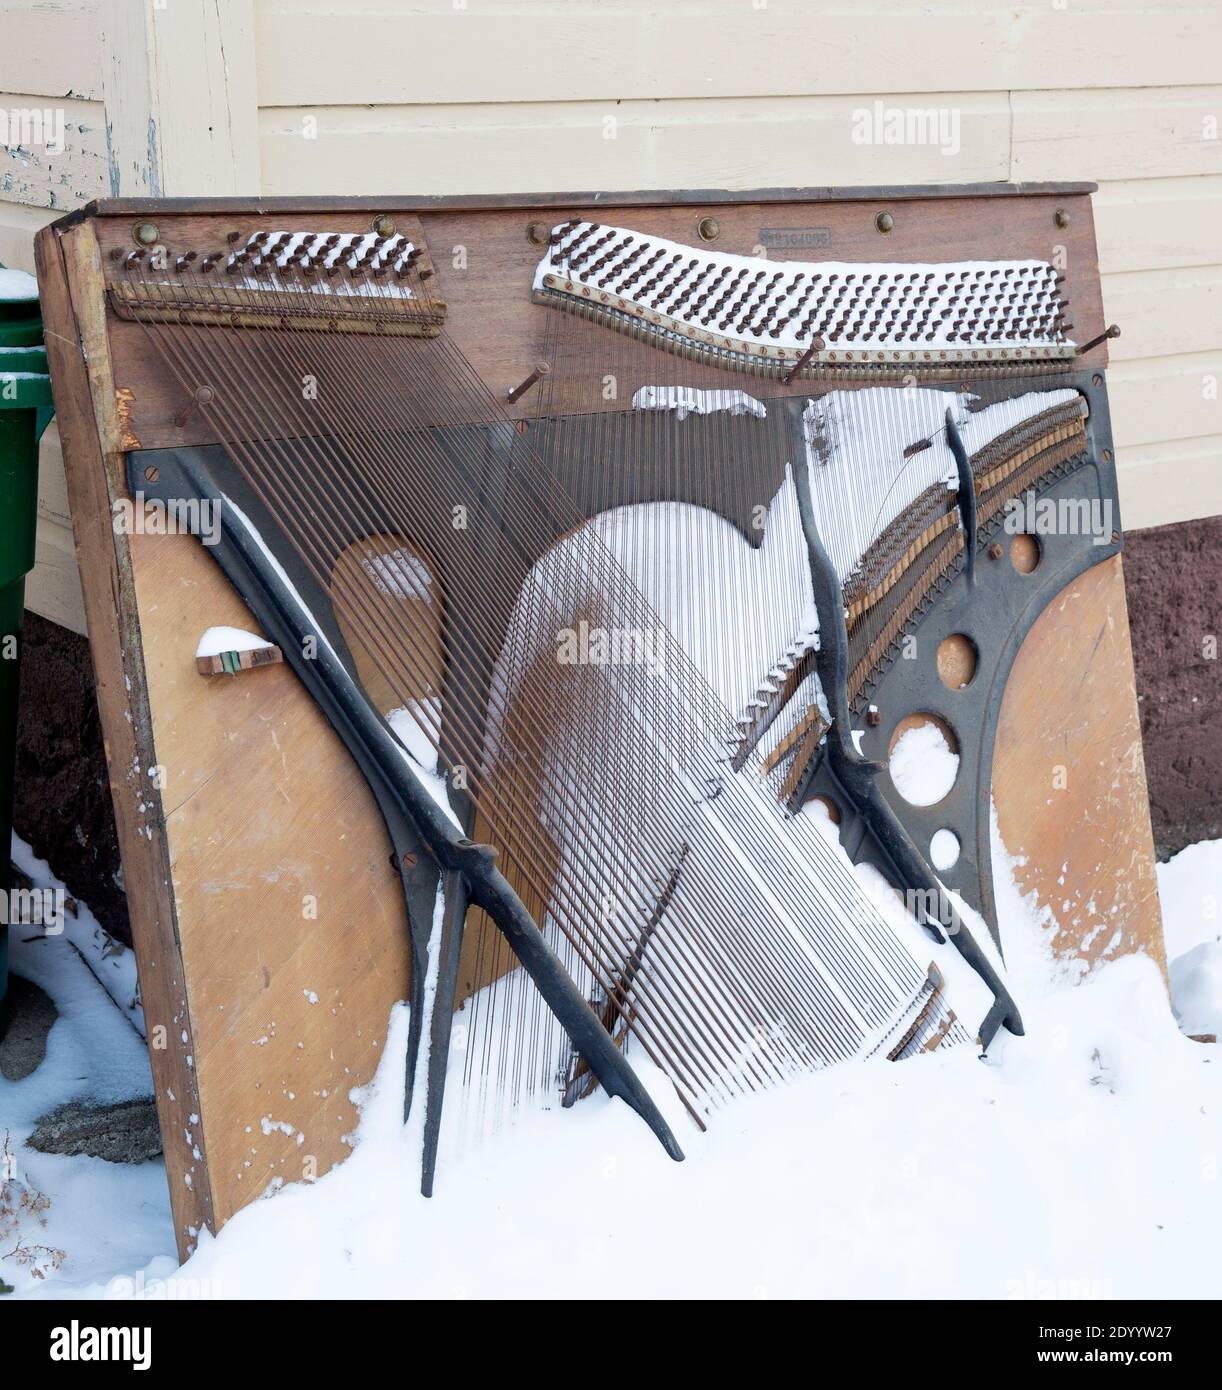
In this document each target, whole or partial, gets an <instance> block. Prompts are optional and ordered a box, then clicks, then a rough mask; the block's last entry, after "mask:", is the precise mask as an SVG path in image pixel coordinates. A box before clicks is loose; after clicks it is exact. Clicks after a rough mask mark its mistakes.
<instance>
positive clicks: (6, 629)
mask: <svg viewBox="0 0 1222 1390" xmlns="http://www.w3.org/2000/svg"><path fill="white" fill-rule="evenodd" d="M51 413H52V404H51V379H50V377H49V376H48V375H47V353H46V349H45V348H44V347H43V339H42V317H41V315H40V313H39V309H38V286H37V283H36V282H35V280H34V277H33V276H32V275H27V274H25V273H24V272H23V271H18V270H6V269H4V267H3V266H0V889H2V890H3V893H4V901H3V903H0V1032H3V1029H4V1023H5V1017H6V1010H5V1002H6V999H7V995H8V918H9V912H8V908H9V904H10V902H11V901H12V899H11V897H10V890H11V889H12V886H13V885H12V882H11V879H10V873H9V841H10V837H11V835H12V826H13V769H14V762H15V758H16V751H17V681H18V672H19V670H20V660H21V614H22V610H23V608H24V607H25V577H26V575H27V574H28V573H29V572H30V570H31V569H33V567H34V527H35V520H36V517H37V512H38V441H39V439H41V438H42V432H43V430H45V429H46V427H47V424H48V423H49V422H50V419H51Z"/></svg>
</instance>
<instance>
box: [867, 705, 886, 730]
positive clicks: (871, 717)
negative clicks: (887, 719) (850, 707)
mask: <svg viewBox="0 0 1222 1390" xmlns="http://www.w3.org/2000/svg"><path fill="white" fill-rule="evenodd" d="M882 722H883V716H882V714H881V712H880V711H878V710H876V709H875V708H874V707H873V706H871V707H870V708H869V709H868V710H867V711H866V723H867V724H868V725H869V726H870V728H871V729H877V728H878V726H879V725H880V724H881V723H882Z"/></svg>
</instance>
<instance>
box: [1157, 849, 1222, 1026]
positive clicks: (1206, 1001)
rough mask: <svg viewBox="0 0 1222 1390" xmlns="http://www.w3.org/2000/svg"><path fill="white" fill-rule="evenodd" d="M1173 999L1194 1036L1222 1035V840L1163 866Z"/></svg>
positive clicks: (1161, 879)
mask: <svg viewBox="0 0 1222 1390" xmlns="http://www.w3.org/2000/svg"><path fill="white" fill-rule="evenodd" d="M1158 892H1159V899H1160V901H1161V904H1162V909H1163V929H1164V932H1165V934H1166V940H1167V962H1168V973H1169V974H1170V976H1171V998H1172V1003H1173V1005H1174V1008H1175V1015H1176V1018H1177V1019H1178V1020H1179V1025H1180V1027H1181V1028H1182V1029H1183V1030H1184V1032H1185V1033H1189V1034H1204V1035H1208V1034H1211V1033H1212V1034H1213V1035H1214V1036H1215V1037H1218V1036H1222V919H1220V917H1219V904H1220V900H1222V840H1205V841H1202V842H1201V843H1200V844H1197V845H1189V846H1188V848H1187V849H1184V850H1181V851H1180V852H1179V854H1177V855H1176V856H1175V858H1174V859H1172V860H1171V861H1170V862H1169V863H1167V864H1160V865H1159V866H1158Z"/></svg>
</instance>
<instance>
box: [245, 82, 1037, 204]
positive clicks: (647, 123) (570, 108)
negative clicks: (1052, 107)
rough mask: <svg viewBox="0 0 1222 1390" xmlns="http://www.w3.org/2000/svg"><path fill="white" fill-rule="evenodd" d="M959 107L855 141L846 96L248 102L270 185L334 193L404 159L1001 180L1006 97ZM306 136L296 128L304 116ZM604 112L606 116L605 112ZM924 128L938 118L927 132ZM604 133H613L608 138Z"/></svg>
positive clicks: (560, 172) (896, 181) (491, 177)
mask: <svg viewBox="0 0 1222 1390" xmlns="http://www.w3.org/2000/svg"><path fill="white" fill-rule="evenodd" d="M945 100H946V101H948V102H949V101H956V102H957V103H958V107H957V109H958V110H960V111H961V118H960V120H959V122H958V125H957V126H955V127H954V128H953V129H952V128H951V127H947V129H946V131H945V132H944V134H945V135H946V137H947V139H946V141H945V142H942V141H941V140H940V138H939V143H926V144H888V143H865V144H863V143H858V142H857V141H856V140H855V139H854V133H855V132H854V121H853V113H854V110H855V109H856V105H857V103H856V102H855V100H854V99H852V98H848V97H844V98H842V97H797V98H792V99H781V100H772V99H769V100H760V101H754V102H720V101H709V102H699V101H679V102H666V103H663V104H661V105H659V104H658V103H656V102H625V103H623V104H622V105H619V106H617V107H616V108H615V110H614V113H613V115H611V116H608V115H607V113H605V112H604V111H603V109H602V108H601V107H599V106H598V105H596V104H594V103H588V102H578V103H567V104H563V105H559V106H556V105H546V104H543V105H540V104H536V103H533V102H532V103H527V104H518V105H504V106H458V107H453V106H452V107H440V108H430V109H429V110H423V109H422V108H420V107H416V106H396V107H381V108H376V109H374V110H356V109H353V108H350V107H339V108H325V109H322V110H318V111H310V112H307V111H286V110H283V109H277V110H271V111H269V110H266V109H264V110H263V111H261V113H260V153H261V162H262V166H263V187H264V191H265V192H266V193H268V194H272V195H275V194H286V195H287V194H290V193H293V192H308V193H323V192H324V191H331V192H334V193H340V194H356V193H360V192H367V191H368V190H369V189H376V188H378V187H380V186H384V185H385V184H386V181H387V176H388V174H391V173H393V172H396V171H401V170H404V169H410V170H411V173H412V178H413V180H414V181H415V182H416V184H417V185H418V186H422V187H425V188H428V189H429V190H431V191H433V192H436V193H456V194H463V193H473V192H498V193H499V192H504V193H511V192H516V191H517V190H518V189H520V188H521V187H523V185H524V184H526V183H528V182H529V180H530V179H531V178H532V176H534V171H536V170H539V169H546V170H547V172H548V174H549V176H550V177H551V178H552V179H553V180H554V186H561V187H563V186H565V185H566V184H576V183H580V182H581V181H582V180H589V181H592V182H593V183H595V184H596V185H597V186H598V187H599V188H601V189H605V190H607V191H615V190H633V189H638V188H647V187H648V188H657V187H668V186H673V187H679V186H684V187H687V188H692V187H696V188H701V187H714V186H719V187H722V188H731V189H733V188H742V189H749V188H751V187H752V186H753V185H756V184H759V183H760V182H770V181H776V182H780V181H782V180H784V178H785V177H786V176H787V175H792V173H793V172H794V171H795V170H805V169H809V170H810V171H811V172H812V173H814V172H817V173H818V174H819V176H820V177H821V178H823V179H826V180H828V181H830V182H832V183H836V184H844V185H848V184H851V183H859V184H866V185H880V186H887V185H902V184H904V183H906V182H908V183H911V182H913V181H919V182H921V183H926V184H928V183H942V182H945V183H950V182H954V183H958V184H962V183H987V182H991V181H997V182H1001V181H1002V180H1004V179H1005V178H1006V176H1007V174H1008V172H1009V160H1010V114H1009V110H1008V107H1007V103H1006V101H1005V99H1004V97H998V96H996V95H993V94H986V95H982V94H979V93H973V94H970V95H967V96H960V97H957V98H955V97H950V96H947V97H946V98H945ZM307 120H308V121H309V122H310V123H311V124H310V125H309V127H308V129H309V130H310V131H311V133H312V134H313V135H314V138H311V139H307V138H306V137H305V135H304V134H303V130H304V129H306V128H307V127H306V124H305V123H306V121H307ZM607 120H614V122H615V124H614V126H611V125H605V124H604V122H605V121H607ZM929 133H930V134H931V135H936V132H932V131H931V132H929ZM612 137H613V138H612Z"/></svg>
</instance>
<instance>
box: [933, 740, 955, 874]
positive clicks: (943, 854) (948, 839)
mask: <svg viewBox="0 0 1222 1390" xmlns="http://www.w3.org/2000/svg"><path fill="white" fill-rule="evenodd" d="M944 746H945V745H944ZM959 849H960V845H959V837H958V835H956V834H955V832H954V831H953V830H947V829H945V828H943V829H942V830H935V831H934V833H933V835H932V836H931V838H930V841H929V862H930V863H931V864H932V865H933V866H934V868H935V869H937V870H938V871H939V873H940V872H941V871H942V870H944V869H953V868H954V866H955V865H956V864H957V863H958V862H959Z"/></svg>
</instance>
